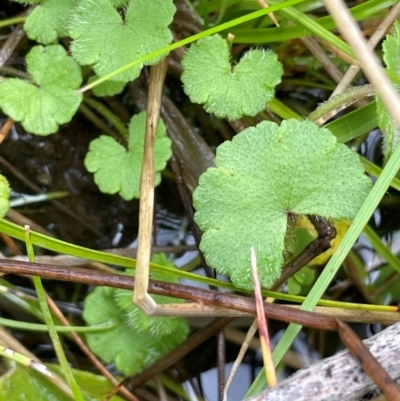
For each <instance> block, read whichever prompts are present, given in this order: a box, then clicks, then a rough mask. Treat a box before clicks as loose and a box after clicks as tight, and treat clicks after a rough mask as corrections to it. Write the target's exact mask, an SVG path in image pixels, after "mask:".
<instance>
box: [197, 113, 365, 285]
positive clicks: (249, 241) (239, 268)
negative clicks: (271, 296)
mask: <svg viewBox="0 0 400 401" xmlns="http://www.w3.org/2000/svg"><path fill="white" fill-rule="evenodd" d="M215 164H216V167H215V168H209V169H208V170H207V171H206V172H205V173H204V174H203V175H202V176H201V177H200V184H199V187H198V188H197V189H196V190H195V192H194V195H193V200H194V206H195V208H196V210H197V211H196V214H195V220H196V222H197V224H198V225H199V226H200V228H201V229H202V230H203V231H204V234H203V238H202V241H201V244H200V248H201V250H202V251H203V252H204V255H205V258H206V261H207V263H208V264H209V265H210V266H212V267H215V268H216V270H217V271H218V272H219V273H221V274H226V275H230V276H231V280H232V282H233V283H234V284H235V285H236V286H237V287H242V288H247V289H251V288H252V286H253V284H252V279H251V273H250V248H251V247H252V246H253V247H255V249H256V254H257V261H258V268H259V274H260V280H261V283H262V285H263V286H264V287H269V286H271V285H272V284H273V283H274V281H275V280H276V279H277V278H278V277H279V276H280V271H281V267H282V264H283V257H282V252H283V250H284V249H283V248H284V238H285V234H286V228H287V218H288V215H289V214H292V213H293V214H312V215H319V216H322V217H326V218H328V217H332V218H335V219H340V218H350V219H351V218H354V216H355V215H356V213H357V211H358V209H359V208H360V206H361V204H362V202H363V201H364V199H365V197H366V195H367V194H368V192H369V190H370V189H371V187H372V183H371V180H370V179H369V178H368V177H367V176H366V175H365V174H364V169H363V166H362V164H361V162H360V160H359V157H358V155H357V154H356V153H354V152H353V151H351V150H350V149H349V148H348V147H347V146H346V145H343V144H337V143H336V138H335V136H334V135H333V134H332V133H331V132H330V131H329V130H327V129H324V128H318V126H316V125H315V124H313V123H311V122H309V121H298V120H294V119H292V120H286V121H284V122H283V123H282V125H281V126H278V125H277V124H275V123H272V122H268V121H264V122H262V123H260V124H258V125H257V126H256V127H252V128H248V129H245V130H244V131H242V132H241V133H239V134H238V135H236V137H235V138H234V139H233V140H232V141H231V142H225V143H223V144H222V145H220V146H219V147H218V149H217V155H216V158H215Z"/></svg>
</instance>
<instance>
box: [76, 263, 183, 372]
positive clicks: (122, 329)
mask: <svg viewBox="0 0 400 401" xmlns="http://www.w3.org/2000/svg"><path fill="white" fill-rule="evenodd" d="M152 261H153V262H155V263H164V262H165V261H166V260H165V256H161V259H157V256H156V257H155V258H154V256H153V258H152ZM127 273H128V274H131V273H132V271H127ZM160 278H161V277H157V279H160ZM162 299H163V300H164V301H163V303H167V302H170V303H171V302H174V303H175V302H179V301H178V300H176V299H173V298H166V297H162V298H158V299H157V302H160V301H162ZM83 317H84V319H85V321H86V322H87V323H88V324H89V325H97V324H98V323H99V322H103V323H105V322H109V321H110V320H117V321H118V322H119V324H118V325H117V326H116V327H115V328H113V329H111V330H108V331H103V332H99V333H87V334H86V338H87V341H88V344H89V347H90V348H91V350H92V351H93V352H94V353H95V354H97V355H99V356H100V357H101V358H102V359H103V360H104V361H105V362H107V363H110V362H115V364H116V366H117V368H118V369H119V370H120V371H121V372H123V373H125V374H127V375H128V374H134V373H137V372H140V371H141V370H142V369H143V368H145V367H146V366H148V365H149V364H151V363H153V362H154V361H155V360H157V359H158V358H160V357H161V356H163V355H164V354H166V353H167V352H169V351H171V350H172V349H174V348H175V347H176V346H177V345H178V344H180V343H181V342H182V341H184V340H185V339H186V337H187V335H188V333H189V325H188V323H187V321H186V320H185V319H184V318H179V317H165V316H164V317H160V316H147V315H145V314H144V313H143V312H142V311H141V310H140V309H139V308H138V307H137V306H136V305H134V304H133V303H132V291H128V290H120V289H115V288H109V287H97V288H96V289H95V290H94V291H93V292H92V293H91V294H89V295H88V296H87V297H86V299H85V308H84V311H83Z"/></svg>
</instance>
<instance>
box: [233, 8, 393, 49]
mask: <svg viewBox="0 0 400 401" xmlns="http://www.w3.org/2000/svg"><path fill="white" fill-rule="evenodd" d="M397 1H398V0H384V1H383V0H372V1H366V2H364V3H362V4H358V5H356V6H354V7H352V8H351V10H350V11H351V14H352V15H353V18H354V19H355V20H356V21H362V20H365V19H367V18H369V17H371V16H375V15H376V14H377V13H379V12H380V11H383V10H385V9H387V8H388V7H390V6H392V5H393V4H396V3H397ZM270 3H271V4H272V3H273V2H272V1H270ZM299 12H300V11H299ZM313 21H314V24H318V25H319V26H320V27H323V28H324V29H325V30H331V29H333V28H335V26H336V24H335V23H334V22H333V19H332V17H331V16H326V17H322V18H317V19H315V20H313ZM299 25H300V26H284V27H281V28H243V29H241V28H236V29H233V30H232V33H233V34H234V35H235V39H234V42H235V43H253V44H264V43H272V42H283V41H287V40H293V39H297V38H300V37H302V36H304V28H303V27H302V24H301V23H299Z"/></svg>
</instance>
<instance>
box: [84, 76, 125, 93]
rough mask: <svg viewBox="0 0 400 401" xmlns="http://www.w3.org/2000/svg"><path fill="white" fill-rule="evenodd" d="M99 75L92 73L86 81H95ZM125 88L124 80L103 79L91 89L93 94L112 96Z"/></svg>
mask: <svg viewBox="0 0 400 401" xmlns="http://www.w3.org/2000/svg"><path fill="white" fill-rule="evenodd" d="M98 78H99V77H98V76H97V75H93V76H91V77H90V78H89V79H88V83H89V84H90V83H92V82H94V81H96V79H98ZM124 88H125V82H122V81H114V80H111V81H105V82H102V83H101V84H99V85H96V86H95V87H94V88H93V89H92V91H93V93H94V95H95V96H98V97H102V96H114V95H118V94H120V93H121V92H122V91H123V90H124Z"/></svg>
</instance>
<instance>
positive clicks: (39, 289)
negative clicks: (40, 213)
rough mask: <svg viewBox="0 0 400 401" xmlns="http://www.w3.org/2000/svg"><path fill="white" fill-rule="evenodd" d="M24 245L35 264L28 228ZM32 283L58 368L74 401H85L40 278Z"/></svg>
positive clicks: (35, 278)
mask: <svg viewBox="0 0 400 401" xmlns="http://www.w3.org/2000/svg"><path fill="white" fill-rule="evenodd" d="M25 243H26V250H27V253H28V257H29V261H30V262H35V253H34V250H33V245H32V241H31V239H30V235H29V227H25ZM33 283H34V285H35V289H36V293H37V296H38V299H39V303H40V306H41V309H42V312H43V317H44V320H45V322H46V325H47V327H48V332H49V335H50V338H51V341H52V343H53V346H54V350H55V352H56V355H57V358H58V360H59V362H60V366H61V368H62V370H63V373H64V376H65V378H66V380H67V382H68V384H69V386H70V388H71V390H72V393H73V394H74V398H75V400H76V401H85V397H84V396H83V394H82V392H81V390H80V388H79V386H78V384H77V382H76V380H75V377H74V375H73V374H72V370H71V368H70V366H69V363H68V360H67V358H66V356H65V354H64V351H63V349H62V346H61V343H60V339H59V337H58V334H57V331H56V328H55V326H54V323H53V319H52V317H51V313H50V309H49V306H48V305H47V301H46V293H45V291H44V288H43V285H42V281H41V279H40V277H38V276H33Z"/></svg>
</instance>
